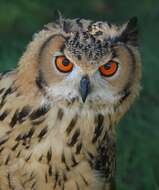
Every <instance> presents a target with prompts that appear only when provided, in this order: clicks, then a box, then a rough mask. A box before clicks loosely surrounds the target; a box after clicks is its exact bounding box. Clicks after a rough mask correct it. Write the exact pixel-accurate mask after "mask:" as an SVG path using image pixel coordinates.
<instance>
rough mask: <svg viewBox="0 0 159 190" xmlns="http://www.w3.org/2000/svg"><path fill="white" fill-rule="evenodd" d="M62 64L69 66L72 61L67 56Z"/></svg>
mask: <svg viewBox="0 0 159 190" xmlns="http://www.w3.org/2000/svg"><path fill="white" fill-rule="evenodd" d="M62 64H63V65H64V66H68V65H69V64H70V61H69V60H68V59H67V58H65V59H64V60H63V61H62Z"/></svg>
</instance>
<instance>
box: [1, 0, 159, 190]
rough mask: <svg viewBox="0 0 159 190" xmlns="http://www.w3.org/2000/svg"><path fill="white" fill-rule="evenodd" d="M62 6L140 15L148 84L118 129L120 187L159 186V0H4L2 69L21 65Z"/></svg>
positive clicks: (69, 12)
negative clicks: (36, 36) (34, 39)
mask: <svg viewBox="0 0 159 190" xmlns="http://www.w3.org/2000/svg"><path fill="white" fill-rule="evenodd" d="M56 9H59V10H61V11H62V12H63V14H64V16H65V17H70V18H74V17H83V18H90V19H95V20H108V21H112V22H115V23H119V24H121V23H123V22H125V21H127V20H128V19H129V18H131V17H132V16H134V15H135V16H138V18H139V29H140V35H139V39H140V51H141V55H142V73H143V75H142V87H143V89H142V92H141V96H140V98H138V100H137V101H136V103H135V104H134V105H133V107H132V108H131V110H130V111H129V112H128V114H127V115H126V116H125V117H124V118H123V119H122V121H121V122H120V125H119V126H118V129H117V130H118V139H117V141H118V158H117V177H116V178H117V189H118V190H159V48H158V43H159V0H140V1H139V0H122V1H119V0H77V1H76V0H70V1H66V0H58V1H55V0H44V1H42V0H34V1H33V0H0V71H4V70H6V69H11V68H14V67H15V66H16V64H17V62H18V60H19V57H20V55H21V54H22V52H23V51H24V50H25V47H26V45H27V43H28V42H29V40H31V38H32V34H34V33H35V32H37V31H39V30H40V29H41V28H42V26H43V25H44V24H46V23H48V22H50V21H53V20H54V11H55V10H56Z"/></svg>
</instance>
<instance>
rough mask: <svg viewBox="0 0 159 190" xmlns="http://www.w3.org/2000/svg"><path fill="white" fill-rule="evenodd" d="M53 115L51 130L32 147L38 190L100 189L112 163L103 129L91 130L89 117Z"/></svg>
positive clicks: (91, 121)
mask: <svg viewBox="0 0 159 190" xmlns="http://www.w3.org/2000/svg"><path fill="white" fill-rule="evenodd" d="M57 115H58V116H57V119H56V126H55V128H54V130H51V131H50V132H49V133H48V134H46V136H45V137H44V138H43V139H42V141H41V142H40V143H39V144H38V145H37V146H36V147H35V149H34V157H33V160H32V161H31V163H32V166H33V170H34V171H35V172H36V173H38V174H39V177H38V181H39V185H38V189H41V187H43V188H42V189H44V188H46V187H47V188H48V189H52V187H53V189H59V190H61V189H66V190H67V189H68V190H69V189H86V190H89V189H94V190H96V189H103V187H104V185H108V184H105V180H107V181H109V180H110V179H111V178H112V176H113V174H114V163H115V162H114V147H113V145H111V146H109V147H108V146H106V142H107V141H108V139H107V137H106V129H104V128H103V129H102V127H101V128H100V127H99V126H98V127H99V128H100V129H98V130H100V131H98V130H97V129H95V125H94V118H93V117H89V118H88V117H86V118H83V117H81V118H80V117H79V116H77V115H76V114H75V115H74V116H72V117H68V115H69V114H68V115H66V116H65V115H64V114H63V113H62V112H61V111H60V113H59V111H58V114H57ZM100 119H101V118H100ZM98 122H99V121H98ZM99 123H100V124H103V122H102V121H100V122H99ZM102 130H103V131H102ZM101 141H103V143H104V144H102V145H103V146H100V143H101ZM33 163H34V164H33ZM35 165H37V167H35ZM29 170H30V166H29ZM39 179H40V180H39ZM107 189H108V188H107Z"/></svg>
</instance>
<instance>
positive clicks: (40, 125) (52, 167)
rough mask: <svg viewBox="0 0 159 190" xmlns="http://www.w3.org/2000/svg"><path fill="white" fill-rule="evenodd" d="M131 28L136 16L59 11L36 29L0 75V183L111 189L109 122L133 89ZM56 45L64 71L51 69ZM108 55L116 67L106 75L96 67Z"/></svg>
mask: <svg viewBox="0 0 159 190" xmlns="http://www.w3.org/2000/svg"><path fill="white" fill-rule="evenodd" d="M136 35H137V30H136V20H135V19H132V20H130V21H129V22H128V23H126V24H125V25H123V26H122V27H117V26H116V25H111V24H108V23H107V22H92V21H89V20H85V19H74V20H70V19H63V18H62V17H61V18H60V21H59V22H55V23H50V24H48V25H46V26H45V28H44V29H43V30H42V31H40V32H39V33H38V34H36V35H35V37H34V39H33V41H32V42H31V43H30V44H29V46H28V48H27V50H26V52H25V53H24V55H23V56H22V58H21V59H20V62H19V65H18V68H17V69H15V70H14V71H11V72H8V73H5V74H1V81H0V189H1V190H44V189H47V190H71V189H72V190H97V189H98V190H114V189H115V185H114V175H115V160H116V159H115V146H116V140H115V136H116V132H115V125H116V124H117V123H118V122H119V120H120V118H121V117H122V116H123V115H124V113H125V112H126V111H127V110H128V108H129V106H130V105H131V103H132V102H133V101H134V99H135V97H136V96H137V95H138V92H139V89H140V85H139V81H140V56H139V53H138V50H137V46H136V41H137V39H136ZM57 51H58V52H62V53H63V54H64V55H65V56H66V57H67V58H68V59H69V60H70V61H71V62H72V63H74V65H75V66H74V69H73V70H72V71H71V72H70V73H67V74H66V73H65V74H62V73H59V71H57V70H56V68H55V66H54V61H53V56H54V54H55V52H57ZM111 59H113V60H115V61H118V62H119V64H120V68H119V71H118V72H117V74H116V75H114V76H112V77H109V78H105V77H103V76H101V75H100V73H99V72H98V67H99V66H100V65H103V64H105V63H106V62H107V61H109V60H111ZM86 75H87V77H89V80H90V85H91V87H90V88H91V90H90V92H89V94H88V97H87V99H86V101H85V102H83V101H82V99H81V95H80V92H79V85H80V79H81V78H82V77H83V76H86Z"/></svg>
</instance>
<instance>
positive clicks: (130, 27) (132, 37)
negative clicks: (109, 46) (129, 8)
mask: <svg viewBox="0 0 159 190" xmlns="http://www.w3.org/2000/svg"><path fill="white" fill-rule="evenodd" d="M137 23H138V19H137V17H133V18H131V19H130V20H129V21H128V22H127V24H126V25H125V27H124V29H123V30H122V32H121V34H120V37H119V40H120V41H121V42H124V43H128V44H131V45H134V46H137V41H138V40H137V37H138V29H137Z"/></svg>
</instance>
